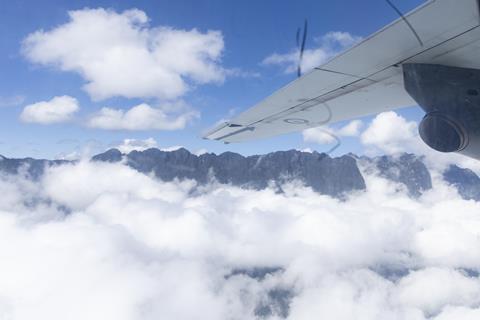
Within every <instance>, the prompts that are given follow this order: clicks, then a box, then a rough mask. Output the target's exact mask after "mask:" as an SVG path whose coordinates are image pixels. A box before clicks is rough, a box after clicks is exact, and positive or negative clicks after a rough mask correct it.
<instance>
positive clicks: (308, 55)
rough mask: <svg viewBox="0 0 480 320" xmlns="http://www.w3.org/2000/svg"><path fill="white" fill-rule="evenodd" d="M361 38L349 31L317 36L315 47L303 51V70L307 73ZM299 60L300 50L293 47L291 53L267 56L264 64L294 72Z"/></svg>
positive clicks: (286, 71)
mask: <svg viewBox="0 0 480 320" xmlns="http://www.w3.org/2000/svg"><path fill="white" fill-rule="evenodd" d="M361 39H362V38H361V37H357V36H354V35H351V34H350V33H348V32H339V31H333V32H329V33H327V34H325V35H324V36H322V37H319V38H315V48H313V49H305V51H304V53H303V60H302V72H304V73H305V72H308V71H309V70H311V69H313V68H315V67H318V66H320V65H321V64H323V63H325V62H327V60H328V59H330V58H332V57H334V56H336V55H337V54H339V53H340V52H341V51H343V50H345V49H347V48H349V47H351V46H352V45H354V44H355V43H357V42H359V41H360V40H361ZM298 62H299V51H298V49H293V50H291V51H290V52H289V53H283V54H279V53H274V54H272V55H270V56H268V57H266V58H265V59H264V60H263V62H262V64H264V65H276V66H280V67H282V68H283V70H284V72H285V73H294V72H296V71H297V67H298Z"/></svg>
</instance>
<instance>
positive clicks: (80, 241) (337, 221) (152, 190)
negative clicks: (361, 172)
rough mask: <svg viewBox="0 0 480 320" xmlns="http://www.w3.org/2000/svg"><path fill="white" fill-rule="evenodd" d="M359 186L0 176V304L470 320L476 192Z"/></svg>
mask: <svg viewBox="0 0 480 320" xmlns="http://www.w3.org/2000/svg"><path fill="white" fill-rule="evenodd" d="M366 183H367V186H368V190H369V191H368V192H365V193H358V194H352V195H351V196H350V197H349V198H348V199H347V200H345V201H338V200H335V199H332V198H329V197H326V196H321V195H318V194H316V193H314V192H313V191H312V190H311V189H309V188H305V187H302V186H301V185H299V184H296V183H291V184H287V185H285V186H284V187H283V190H284V193H282V194H279V193H278V192H276V191H275V190H270V189H266V190H263V191H253V190H244V189H240V188H235V187H231V186H228V185H218V184H216V183H212V184H210V185H207V186H197V185H195V184H194V183H192V182H189V181H184V182H178V181H173V182H161V181H158V180H156V179H154V178H153V177H151V176H148V175H143V174H140V173H138V172H136V171H134V170H132V169H130V168H129V167H127V166H124V165H121V164H108V163H96V162H83V161H81V162H78V163H76V164H69V165H63V166H57V167H53V168H49V169H48V170H47V171H46V174H45V176H44V177H43V178H42V179H40V180H39V181H37V182H32V181H28V180H25V179H23V178H22V177H21V176H2V178H1V179H0V192H1V193H2V197H1V198H0V232H1V234H2V239H3V241H1V242H0V258H1V261H2V263H1V264H0V315H2V317H3V318H5V319H32V318H40V319H65V318H66V317H68V318H69V319H85V318H88V319H159V318H161V319H194V318H198V317H201V318H206V319H222V320H223V319H259V318H265V319H282V318H287V319H312V317H313V318H322V319H323V318H325V319H353V318H355V319H369V320H370V319H395V320H401V319H405V320H406V319H415V320H426V319H433V320H449V319H476V318H477V317H478V315H479V312H480V309H479V308H478V306H479V305H480V280H479V275H478V271H479V270H480V254H479V252H480V251H479V250H478V248H480V216H479V214H478V212H480V203H476V202H473V201H464V200H462V199H460V198H459V197H458V196H457V195H456V194H455V193H454V192H452V190H451V189H449V187H448V186H446V185H443V184H440V185H438V186H437V188H435V189H433V190H431V191H429V192H427V194H425V195H424V196H423V197H421V198H419V199H416V200H415V199H411V198H409V197H407V196H406V195H405V194H403V193H401V192H398V191H395V190H398V188H395V187H392V186H390V185H389V184H391V182H388V181H386V180H383V179H381V178H379V177H377V176H375V175H366Z"/></svg>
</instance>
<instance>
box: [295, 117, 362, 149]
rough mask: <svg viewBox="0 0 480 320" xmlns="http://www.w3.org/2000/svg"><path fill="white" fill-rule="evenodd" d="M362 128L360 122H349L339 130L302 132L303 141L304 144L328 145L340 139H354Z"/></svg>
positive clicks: (322, 129)
mask: <svg viewBox="0 0 480 320" xmlns="http://www.w3.org/2000/svg"><path fill="white" fill-rule="evenodd" d="M362 128H363V122H362V121H361V120H353V121H350V122H349V123H348V124H346V125H345V126H343V127H341V128H340V129H334V128H331V127H327V128H325V127H316V128H309V129H306V130H303V132H302V135H303V140H304V141H305V142H312V143H318V144H328V143H333V142H335V141H337V139H338V138H340V137H356V136H358V135H359V134H360V132H361V129H362Z"/></svg>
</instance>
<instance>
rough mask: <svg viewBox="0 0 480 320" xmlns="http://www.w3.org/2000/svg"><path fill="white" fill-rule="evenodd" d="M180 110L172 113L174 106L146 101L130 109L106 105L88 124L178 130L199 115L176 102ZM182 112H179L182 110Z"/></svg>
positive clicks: (114, 128)
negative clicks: (158, 104) (150, 103)
mask: <svg viewBox="0 0 480 320" xmlns="http://www.w3.org/2000/svg"><path fill="white" fill-rule="evenodd" d="M174 106H175V107H176V108H178V110H177V111H176V112H175V114H172V110H171V109H172V106H168V107H167V108H165V107H164V106H162V107H151V106H150V105H148V104H146V103H142V104H139V105H137V106H134V107H132V108H131V109H128V110H126V111H125V110H123V109H114V108H108V107H104V108H102V109H100V111H98V112H96V113H94V114H93V115H91V116H90V119H89V120H88V121H87V126H89V127H91V128H97V129H104V130H178V129H183V128H185V126H186V125H187V124H188V123H189V122H190V121H192V120H193V119H195V118H197V117H198V116H199V114H198V112H196V111H193V110H191V111H187V110H185V106H182V104H179V103H176V104H174ZM182 109H183V110H184V111H183V112H180V114H178V115H177V113H178V112H179V111H181V110H182Z"/></svg>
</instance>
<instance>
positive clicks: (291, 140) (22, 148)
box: [0, 0, 423, 158]
mask: <svg viewBox="0 0 480 320" xmlns="http://www.w3.org/2000/svg"><path fill="white" fill-rule="evenodd" d="M422 2H423V1H420V0H401V1H400V0H397V1H396V3H397V5H398V7H399V8H400V9H401V10H402V11H404V12H406V11H409V10H411V9H413V8H414V7H416V6H417V5H419V4H421V3H422ZM86 7H88V8H109V9H112V10H114V11H116V12H119V13H121V12H123V11H124V10H127V9H131V8H137V9H139V10H142V11H144V12H145V13H146V14H147V15H148V17H149V18H150V21H149V26H150V27H157V26H169V27H172V28H174V29H186V30H190V29H192V28H196V29H198V30H199V31H201V32H206V31H207V30H218V31H220V32H221V33H222V35H223V39H224V50H223V55H222V61H221V66H222V67H224V68H228V69H233V68H235V69H238V70H242V71H245V72H249V73H256V74H257V76H256V77H227V79H226V80H225V81H224V83H223V84H211V83H210V84H205V85H195V86H194V88H192V89H191V90H190V91H189V92H188V94H186V95H184V96H182V97H181V99H182V100H183V101H185V102H187V103H188V104H189V105H190V106H191V107H192V108H193V109H195V110H198V111H199V112H200V113H201V117H200V118H199V119H196V120H194V121H193V122H192V123H190V124H189V125H187V126H186V127H185V128H184V129H181V130H175V131H162V130H145V131H127V130H103V129H94V128H89V127H86V126H84V125H82V123H81V122H82V120H81V119H82V117H86V116H87V115H89V114H91V113H93V112H96V111H98V110H99V109H100V108H102V107H104V106H115V107H118V108H130V107H132V106H133V105H135V104H139V103H141V102H143V101H144V99H142V98H126V97H111V98H108V99H104V100H101V101H93V100H92V98H91V97H90V96H89V95H88V94H87V93H86V92H85V91H84V90H82V86H83V85H84V84H85V83H86V81H85V80H84V79H83V78H82V77H81V76H80V75H79V74H78V73H75V72H63V71H61V70H59V69H58V68H54V67H48V66H42V65H38V64H35V63H32V62H31V61H28V59H26V57H25V56H24V55H23V54H22V53H21V43H22V40H23V39H25V38H26V37H27V36H28V35H29V34H31V33H32V32H35V31H37V30H40V29H43V30H45V31H49V30H51V29H53V28H56V27H58V26H60V25H62V24H65V23H67V22H68V21H69V17H68V11H71V10H79V9H83V8H86ZM305 18H306V19H308V21H309V39H308V42H307V47H308V46H309V45H313V43H314V40H313V39H314V38H316V37H321V36H322V35H324V34H326V33H327V32H330V31H344V32H349V33H350V34H352V35H355V36H361V37H365V36H368V35H369V34H371V33H372V32H374V31H376V30H377V29H379V28H381V27H382V26H384V25H386V24H388V23H389V22H391V21H393V20H394V19H396V18H397V15H396V13H395V12H394V11H393V10H392V9H391V8H390V7H389V6H388V5H387V4H386V2H385V1H382V0H368V1H356V0H336V1H318V0H312V1H273V0H272V1H270V0H269V1H223V0H215V1H197V0H189V1H186V0H175V1H144V0H142V1H75V2H73V1H60V0H58V1H2V3H1V4H0V70H1V72H0V154H2V155H4V156H7V157H24V156H33V157H46V158H53V157H55V156H56V155H58V154H59V153H62V152H69V151H72V150H74V149H75V148H78V147H79V146H82V145H84V144H86V143H89V142H92V141H93V142H94V143H95V144H96V145H99V146H101V147H104V146H105V147H108V146H110V145H114V144H115V143H117V142H119V141H121V140H123V139H126V138H134V139H146V138H149V137H152V138H154V139H155V140H157V141H158V144H159V145H160V146H162V147H168V146H172V145H182V146H185V147H187V148H188V149H191V150H197V149H201V148H205V149H207V150H208V151H211V152H216V153H220V152H223V151H234V152H240V153H243V154H254V153H265V152H269V151H274V150H286V149H292V148H298V149H301V148H307V147H310V148H312V149H316V150H318V151H322V150H327V149H328V146H321V145H312V144H308V143H305V142H303V139H302V135H301V134H300V133H295V134H290V135H286V136H282V137H277V138H273V139H269V140H264V141H258V142H252V143H244V144H234V145H222V144H220V143H217V142H212V141H204V140H202V139H200V138H199V135H200V134H201V132H202V130H205V129H206V128H208V127H209V126H211V125H212V124H213V123H215V122H216V121H218V120H219V119H222V118H225V117H228V114H229V112H230V111H231V110H232V109H233V110H235V112H240V111H242V110H244V109H246V108H248V107H250V106H252V105H253V104H254V103H256V102H258V101H259V100H261V99H262V98H264V97H266V96H267V95H269V94H270V93H272V92H273V91H275V90H276V89H278V88H280V87H281V86H283V85H285V84H286V83H288V82H289V81H291V80H293V79H294V77H295V75H294V74H285V73H284V72H283V71H282V70H281V68H277V67H272V66H265V65H262V64H261V62H262V60H263V59H265V58H266V57H267V56H269V55H271V54H273V53H275V52H277V53H287V52H289V51H290V50H292V49H293V48H294V47H295V33H296V29H297V27H298V26H300V25H302V23H303V20H304V19H305ZM62 95H69V96H71V97H74V98H76V99H78V101H79V104H80V107H81V109H80V111H79V112H78V114H76V116H75V119H74V120H72V121H70V122H67V123H59V124H49V125H42V124H35V123H23V122H21V121H20V120H19V116H20V114H21V112H22V110H23V108H24V107H25V106H26V105H29V104H33V103H36V102H39V101H48V100H50V99H51V98H53V97H54V96H62ZM16 97H17V98H16ZM18 97H22V98H18ZM149 101H150V100H149ZM400 113H401V114H402V115H403V116H405V117H407V118H408V119H414V120H418V119H420V117H421V116H422V112H421V111H420V110H418V109H417V108H409V109H405V110H402V111H400ZM367 121H368V118H367ZM347 152H357V153H360V152H361V147H360V146H359V145H358V142H357V141H356V140H355V139H352V138H345V139H344V141H343V144H342V146H341V148H339V149H338V150H337V151H336V153H338V154H343V153H347Z"/></svg>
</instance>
